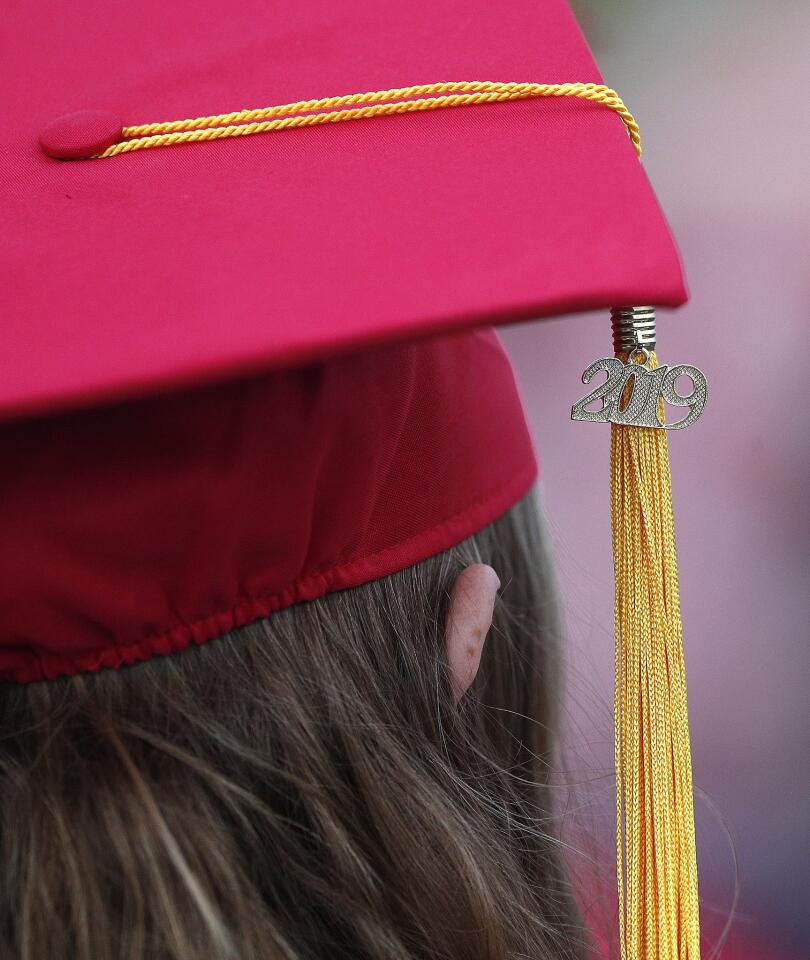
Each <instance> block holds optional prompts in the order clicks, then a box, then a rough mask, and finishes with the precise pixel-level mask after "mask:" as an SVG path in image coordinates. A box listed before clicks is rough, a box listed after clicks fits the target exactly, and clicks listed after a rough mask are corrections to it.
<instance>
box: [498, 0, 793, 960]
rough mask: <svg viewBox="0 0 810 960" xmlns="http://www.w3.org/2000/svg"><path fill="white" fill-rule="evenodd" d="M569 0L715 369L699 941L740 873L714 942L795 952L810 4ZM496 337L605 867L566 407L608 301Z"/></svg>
mask: <svg viewBox="0 0 810 960" xmlns="http://www.w3.org/2000/svg"><path fill="white" fill-rule="evenodd" d="M573 6H574V9H575V12H576V14H577V16H578V18H579V21H580V24H581V26H582V28H583V30H584V32H585V35H586V37H587V38H588V40H589V42H590V44H591V47H592V49H593V51H594V54H595V56H596V59H597V61H598V63H599V64H600V67H601V70H602V73H603V76H604V78H605V82H606V83H607V84H609V85H610V86H612V87H614V88H615V89H616V90H618V91H619V93H620V94H621V96H622V97H623V98H624V100H625V101H626V102H627V104H628V106H629V108H630V109H631V111H632V112H633V113H634V114H635V116H636V118H637V119H638V121H639V123H640V126H641V133H642V139H643V144H644V164H645V167H646V169H647V172H648V175H649V176H650V178H651V180H652V182H653V184H654V186H655V189H656V192H657V194H658V197H659V199H660V202H661V204H662V206H663V208H664V210H665V212H666V214H667V216H668V218H669V221H670V224H671V226H672V229H673V232H674V234H675V237H676V239H677V241H678V244H679V246H680V249H681V254H682V257H683V260H684V265H685V269H686V276H687V280H688V283H689V286H690V290H691V301H690V303H689V304H688V305H687V306H685V307H683V308H682V309H680V310H678V311H673V312H663V313H661V314H659V356H661V358H662V361H663V362H666V361H667V360H669V361H671V362H675V361H677V362H689V363H694V364H696V365H697V366H699V367H701V369H703V370H704V372H705V373H706V374H707V376H708V379H709V386H710V400H709V405H708V407H707V410H706V413H705V414H704V416H703V418H702V419H701V420H700V422H699V423H698V424H696V425H695V426H694V427H692V428H691V429H689V430H687V431H684V432H682V433H678V434H674V435H671V437H670V456H671V461H672V473H673V486H674V498H675V518H676V526H677V533H678V550H679V561H680V567H681V588H682V597H683V622H684V632H685V645H686V663H687V672H688V678H689V705H690V720H691V728H692V738H693V758H694V777H695V785H696V789H697V797H696V803H697V819H698V843H699V859H700V870H701V894H702V900H703V906H702V922H703V927H704V930H705V932H706V939H707V945H709V946H711V945H713V944H715V943H716V942H717V939H718V937H719V936H720V933H721V931H722V928H723V926H724V924H725V922H726V920H727V919H728V917H729V914H730V912H731V911H732V907H733V904H734V898H735V870H737V869H738V875H739V902H738V903H737V904H736V907H735V908H734V918H733V922H732V927H731V933H730V936H729V938H728V940H727V941H726V943H725V946H724V947H723V949H722V952H721V954H720V955H721V956H722V957H724V958H728V960H736V958H737V957H746V958H747V957H751V958H753V957H761V958H771V957H773V958H805V957H810V871H808V867H807V863H808V858H809V857H810V776H809V774H808V768H809V767H810V764H808V758H809V755H810V737H808V733H810V722H808V721H810V717H809V716H808V679H809V678H810V628H809V627H808V624H810V604H809V603H808V597H810V577H809V576H808V573H810V570H809V569H808V568H810V562H809V558H810V547H809V546H808V544H810V510H808V498H807V486H808V485H807V479H808V435H809V434H810V431H809V430H808V426H807V424H808V419H809V418H810V389H808V380H810V365H809V364H810V350H808V346H809V345H810V344H809V341H810V324H808V319H810V317H809V314H810V173H809V172H808V161H809V160H810V107H808V104H810V96H809V95H808V94H809V93H810V4H808V3H807V2H806V0H805V2H798V0H796V2H791V0H776V2H772V3H763V2H761V0H760V2H754V0H712V2H706V0H678V2H674V0H643V2H642V0H599V2H597V0H575V2H574V3H573ZM504 339H505V341H506V344H507V347H508V348H509V350H510V353H511V354H512V357H513V360H514V362H515V365H516V367H517V371H518V376H519V379H520V381H521V384H522V387H523V389H524V392H525V395H526V397H527V399H528V405H529V416H530V418H531V421H532V427H533V429H534V432H535V436H536V437H537V438H538V443H539V447H540V456H541V460H542V464H543V466H542V470H543V476H544V496H545V501H546V508H547V513H548V516H549V520H550V523H551V526H552V530H553V536H554V541H555V546H556V553H557V559H558V564H559V569H560V577H561V589H562V593H563V599H564V603H565V609H566V616H567V632H568V637H569V640H570V655H569V669H570V676H571V679H570V683H569V690H568V698H569V729H568V731H567V734H566V742H567V745H568V755H567V764H568V766H569V768H570V770H569V777H570V779H571V781H572V782H574V783H575V784H577V788H576V790H575V791H574V794H573V796H574V797H575V799H574V800H573V801H572V802H573V803H574V805H575V807H576V814H577V816H575V817H574V818H573V819H574V820H575V821H577V822H580V823H583V822H585V823H589V824H590V825H591V827H592V828H593V833H594V835H595V838H596V842H597V844H598V842H599V841H600V840H603V841H604V845H603V846H602V848H601V850H600V852H599V853H598V854H597V855H596V858H597V860H598V861H599V862H600V863H601V864H602V869H606V870H607V877H606V879H607V881H608V882H609V881H610V875H609V871H610V856H611V847H610V843H611V839H610V838H611V831H612V829H613V823H612V818H613V813H612V805H613V789H614V786H613V781H612V777H611V770H612V764H613V758H612V749H613V743H612V728H611V710H612V707H611V704H612V699H611V698H612V670H613V659H612V658H613V648H612V645H613V638H612V613H611V609H612V568H611V559H610V558H611V553H610V528H609V515H608V500H607V490H608V486H607V484H608V476H607V464H608V434H609V430H608V429H604V428H600V427H599V426H598V425H591V424H580V423H577V424H572V423H571V422H570V420H569V419H568V418H569V413H570V407H571V403H572V402H573V401H574V400H575V399H578V398H579V396H580V394H581V393H582V388H581V383H580V375H581V373H582V370H583V369H584V368H585V366H586V365H587V364H588V363H590V361H591V360H593V359H596V356H597V355H599V356H605V355H608V354H609V352H610V328H609V320H608V317H607V316H606V315H603V314H599V315H595V314H588V315H583V316H582V317H581V318H575V319H568V320H566V321H565V323H562V322H557V321H549V322H547V323H546V324H545V325H544V327H543V329H542V330H541V331H540V335H539V336H538V332H537V329H536V328H532V327H520V326H519V327H512V328H510V329H508V330H506V332H505V335H504ZM599 344H601V347H600V346H599ZM600 351H601V352H600ZM600 498H601V499H602V501H603V503H601V504H600V503H599V499H600ZM600 506H601V509H600ZM600 772H601V775H600ZM735 858H736V861H737V866H736V867H735ZM597 899H598V898H597V896H596V894H595V895H594V901H595V902H596V901H597ZM707 954H708V951H707Z"/></svg>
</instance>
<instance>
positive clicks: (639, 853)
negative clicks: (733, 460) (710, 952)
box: [610, 353, 700, 960]
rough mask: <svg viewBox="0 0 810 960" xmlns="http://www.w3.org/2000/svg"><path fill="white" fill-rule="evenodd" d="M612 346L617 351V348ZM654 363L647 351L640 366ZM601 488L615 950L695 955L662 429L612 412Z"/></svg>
mask: <svg viewBox="0 0 810 960" xmlns="http://www.w3.org/2000/svg"><path fill="white" fill-rule="evenodd" d="M619 358H620V359H621V360H622V361H623V362H627V354H626V353H625V354H619ZM656 366H657V360H656V357H655V354H654V353H651V354H649V363H648V369H654V368H655V367H656ZM630 389H632V387H630ZM659 403H660V408H659V409H660V410H661V413H660V416H661V418H662V419H663V409H662V408H663V401H659ZM610 500H611V525H612V530H613V561H614V568H615V577H616V596H615V614H614V619H615V634H616V687H615V722H616V729H615V738H616V739H615V750H616V803H617V810H616V831H617V837H616V852H617V879H618V886H619V937H620V942H621V956H622V960H698V958H699V956H700V928H699V920H698V890H697V864H696V854H695V827H694V808H693V800H692V767H691V758H690V750H689V726H688V720H687V709H686V677H685V672H684V660H683V643H682V636H681V615H680V599H679V593H678V565H677V560H676V556H675V532H674V525H673V517H672V493H671V487H670V472H669V455H668V451H667V435H666V431H665V430H660V429H650V428H648V427H640V426H624V425H621V424H615V423H613V424H611V445H610Z"/></svg>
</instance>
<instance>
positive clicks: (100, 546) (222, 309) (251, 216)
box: [0, 0, 697, 958]
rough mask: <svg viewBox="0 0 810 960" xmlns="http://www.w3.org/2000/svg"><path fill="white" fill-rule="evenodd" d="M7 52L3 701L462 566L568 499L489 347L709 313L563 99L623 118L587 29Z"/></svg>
mask: <svg viewBox="0 0 810 960" xmlns="http://www.w3.org/2000/svg"><path fill="white" fill-rule="evenodd" d="M6 30H7V33H8V34H9V35H11V34H14V35H19V36H26V37H31V38H33V37H36V42H29V43H22V44H17V45H15V46H14V47H13V48H12V49H10V50H8V51H7V53H6V60H5V63H6V68H5V83H4V94H5V95H4V100H5V108H4V111H3V119H2V123H3V151H2V153H1V154H0V164H2V175H1V176H0V191H2V209H3V212H4V221H5V229H4V234H5V243H4V245H3V251H2V268H3V278H2V279H3V282H2V284H0V299H1V302H0V311H2V317H3V321H2V323H3V327H2V329H3V334H4V336H3V350H2V353H0V457H2V462H3V463H4V464H5V466H6V469H5V470H4V471H3V474H2V478H1V479H0V529H2V530H3V537H2V546H1V547H0V678H2V679H4V680H13V681H17V682H30V681H38V680H43V679H50V678H55V677H57V676H60V675H65V674H67V675H70V674H74V673H77V672H84V671H96V670H98V669H100V668H103V667H120V666H122V665H124V664H130V663H134V662H136V661H139V660H143V659H146V658H148V657H150V656H152V655H153V654H167V653H171V652H174V651H177V650H180V649H183V648H184V647H186V646H188V645H189V644H190V643H192V642H193V643H202V642H204V641H206V640H210V639H212V638H214V637H216V636H217V635H219V634H221V633H222V632H224V631H227V630H229V629H231V628H233V627H235V626H238V625H240V624H244V623H246V622H249V621H250V620H253V619H255V618H257V617H261V616H265V615H267V614H269V613H270V612H272V611H274V610H278V609H280V608H282V607H284V606H288V605H290V604H293V603H295V602H298V601H301V600H307V599H312V598H314V597H317V596H319V595H321V594H323V593H325V592H327V591H330V590H337V589H342V588H347V587H352V586H355V585H358V584H360V583H363V582H366V581H368V580H371V579H374V578H378V577H381V576H384V575H386V574H388V573H391V572H392V571H395V570H397V569H401V568H403V567H404V566H407V565H409V564H412V563H415V562H417V561H419V560H420V559H423V558H424V557H426V556H429V555H430V554H433V553H435V552H437V551H440V550H443V549H445V548H446V547H448V546H450V545H452V544H453V543H456V542H458V541H460V540H461V539H463V538H464V537H466V536H468V535H469V534H471V533H472V532H474V531H475V530H477V529H479V528H480V527H482V526H483V525H485V524H486V523H488V522H489V521H491V520H493V519H494V518H495V517H496V516H498V515H499V514H500V513H502V512H503V511H504V510H506V509H507V508H508V507H509V506H511V505H512V504H513V503H515V502H516V501H517V500H518V499H519V498H520V497H521V496H522V495H523V494H524V493H525V492H526V490H527V489H528V487H529V486H530V485H531V483H532V481H533V479H534V476H535V472H536V467H535V461H534V455H533V452H532V445H531V442H530V441H529V439H528V436H527V432H526V427H525V423H524V420H523V416H522V412H521V407H520V403H519V400H518V398H517V395H516V391H515V387H514V382H513V379H512V374H511V371H510V368H509V364H508V362H507V360H506V359H505V355H504V353H503V351H502V349H501V348H500V346H499V344H498V342H497V339H496V338H495V336H494V334H493V333H492V332H491V330H489V329H488V328H489V327H491V326H492V325H496V324H500V323H504V322H509V321H514V320H525V319H530V318H538V317H544V316H550V315H560V314H563V313H567V312H572V311H578V310H583V309H587V308H594V307H609V306H612V305H623V304H635V303H654V304H660V305H666V306H677V305H678V304H680V303H681V302H683V300H684V299H685V292H684V284H683V278H682V274H681V267H680V264H679V260H678V256H677V252H676V250H675V247H674V245H673V242H672V239H671V237H670V234H669V231H668V229H667V225H666V223H665V221H664V219H663V216H662V214H661V212H660V210H659V207H658V204H657V202H656V199H655V197H654V195H653V192H652V190H651V188H650V185H649V183H648V181H647V178H646V176H645V174H644V171H643V168H642V166H641V165H640V163H639V161H638V157H637V155H636V151H635V150H634V145H633V143H632V142H631V140H630V138H629V137H628V134H627V129H626V128H625V124H623V122H622V117H621V116H620V113H621V110H620V109H619V105H618V104H617V102H616V100H615V98H612V97H611V95H610V94H609V93H608V94H603V93H600V94H599V96H601V98H602V99H601V100H600V99H599V96H596V99H595V100H592V99H589V98H588V94H585V95H584V96H583V95H582V94H581V93H579V94H572V93H570V92H569V91H562V89H561V85H566V84H572V83H573V84H579V85H583V84H584V85H589V87H588V89H589V90H596V91H602V89H603V88H601V86H599V85H601V77H600V76H599V72H598V70H597V68H596V66H595V64H594V62H593V59H592V58H591V55H590V53H589V51H588V48H587V46H586V44H585V42H584V40H583V38H582V36H581V34H580V32H579V30H578V28H577V26H576V24H575V22H574V20H573V18H572V16H571V13H570V12H569V10H568V8H567V6H566V5H565V3H564V2H563V0H515V2H513V3H510V4H508V5H507V6H504V5H497V4H492V3H487V2H483V0H470V2H468V3H465V4H464V5H463V6H459V5H457V4H453V3H448V2H432V3H429V4H428V3H424V4H410V5H407V6H386V7H384V8H383V7H381V6H380V5H379V4H376V3H371V2H366V0H360V2H353V3H346V4H339V3H338V4H336V3H334V2H329V3H326V2H322V0H313V2H311V3H308V4H306V5H303V6H302V5H300V4H298V5H296V4H287V5H275V6H274V8H273V10H272V13H270V12H268V8H267V6H266V4H263V3H258V2H247V3H241V4H237V5H228V6H227V7H225V5H223V4H222V3H220V2H218V0H204V2H201V3H198V4H195V6H194V8H193V12H192V13H190V12H189V8H188V7H187V6H182V5H181V6H180V7H177V6H173V5H172V4H165V3H158V2H155V0H144V2H142V3H139V4H136V5H130V6H127V5H124V6H117V7H115V8H114V9H112V8H110V7H109V5H107V4H102V3H99V2H98V0H78V2H77V3H74V4H72V5H71V7H70V10H69V11H68V10H67V9H62V8H54V9H53V10H52V11H51V12H50V14H49V15H48V16H43V11H42V9H41V8H36V9H33V8H28V7H26V6H25V5H22V6H20V5H17V6H16V7H15V8H14V9H13V10H10V11H8V12H7V13H6ZM430 84H437V85H438V86H437V89H436V91H435V92H433V93H429V94H425V93H424V91H422V92H414V90H413V89H410V88H413V87H415V86H419V85H430ZM508 84H517V85H518V87H519V89H518V88H517V87H516V88H513V89H517V90H518V93H521V95H522V94H523V93H525V94H526V95H525V98H515V99H513V98H511V97H510V96H506V95H504V96H503V98H502V99H498V98H497V97H496V96H495V95H494V94H495V93H497V92H498V91H501V93H504V91H505V90H506V86H505V85H508ZM530 84H543V85H552V87H551V88H549V90H548V91H547V92H546V93H543V94H538V93H537V92H534V93H530V92H527V90H526V87H527V85H530ZM403 88H409V89H403ZM451 88H452V89H451ZM377 91H389V94H388V95H387V97H383V96H380V97H376V98H375V96H373V94H375V92H377ZM392 91H393V92H392ZM507 92H508V91H507ZM358 93H364V94H372V96H365V97H363V98H359V99H358V98H355V99H354V100H344V101H341V102H336V103H333V104H332V105H331V106H324V105H323V104H320V105H316V106H313V105H312V104H311V103H310V104H308V103H307V101H311V100H320V99H321V98H341V97H349V95H352V94H358ZM487 93H489V94H493V95H492V96H491V97H489V100H487V96H485V94H487ZM456 94H458V95H464V96H468V97H469V99H468V100H467V101H463V105H458V106H451V105H450V104H449V103H447V104H442V105H439V108H438V109H433V107H434V106H436V105H435V104H431V105H429V108H428V109H422V108H419V109H418V110H417V109H412V108H411V107H402V104H408V103H410V104H413V103H414V102H415V101H416V100H423V99H426V98H428V99H429V98H430V97H434V98H435V97H442V96H444V97H451V96H455V95H456ZM516 97H517V94H516ZM476 98H477V101H484V102H476ZM496 101H497V102H496ZM268 104H276V105H285V104H294V105H295V107H294V108H293V109H290V110H288V111H286V112H285V111H284V110H278V109H276V110H275V111H273V110H267V109H262V108H266V107H267V105H268ZM386 104H387V106H385V108H384V109H383V106H384V105H386ZM392 105H399V106H392ZM370 107H374V109H373V110H372V109H369V108H370ZM378 107H379V109H377V108H378ZM253 108H256V112H255V115H254V114H252V113H249V112H241V113H240V111H245V110H247V111H251V110H252V109H253ZM349 110H361V111H362V110H365V113H364V114H361V115H360V116H357V117H355V116H353V117H352V118H351V122H342V121H343V120H344V119H346V118H345V117H334V118H331V119H329V120H328V121H327V122H321V121H320V120H317V121H313V120H312V119H311V118H312V117H316V116H319V115H321V114H324V113H327V112H330V111H332V112H335V111H337V112H341V111H343V112H345V111H349ZM196 117H200V118H209V119H208V120H201V121H200V122H199V123H196V124H195V123H193V122H192V123H187V124H183V123H172V121H182V120H184V118H196ZM294 117H298V118H299V120H298V121H296V122H295V123H293V122H292V120H291V118H294ZM301 117H309V118H310V119H308V120H306V121H301V120H300V118H301ZM282 118H286V119H285V121H284V123H278V122H277V121H278V120H280V119H282ZM333 120H338V121H339V122H333ZM153 123H156V124H157V125H158V126H156V127H150V126H149V124H153ZM250 124H253V125H254V126H255V125H256V124H265V125H266V126H265V127H263V128H262V130H261V131H260V132H254V131H253V130H251V131H247V130H246V129H245V128H246V127H247V126H248V125H250ZM145 125H146V126H145ZM268 127H269V129H268ZM224 128H229V129H230V128H241V129H235V131H234V132H231V133H228V134H226V135H222V134H221V132H219V133H217V132H214V133H213V134H212V133H211V131H212V130H213V131H217V130H219V131H222V130H223V129H224ZM195 131H196V132H195ZM245 134H247V135H245ZM144 138H145V139H150V140H151V142H150V143H148V144H142V145H140V147H139V148H138V149H131V147H132V143H133V141H141V140H143V139H144ZM157 140H160V143H158V142H157ZM127 144H129V146H127ZM105 151H106V153H105ZM76 158H81V159H76ZM632 327H633V323H631V328H632ZM640 376H641V375H640V374H639V375H638V376H637V377H636V379H639V377H640ZM641 379H643V377H642V378H641ZM623 384H624V385H626V384H627V379H626V378H625V380H624V381H623ZM676 399H677V398H676ZM648 406H649V404H648ZM602 419H608V417H607V416H605V417H603V418H602ZM614 429H616V428H614ZM618 429H619V430H622V429H624V430H627V429H636V428H627V427H624V428H622V427H619V428H618ZM638 429H641V430H642V431H643V428H638ZM647 433H648V434H650V435H652V434H655V435H656V439H655V441H650V442H654V443H655V444H658V445H659V446H657V447H656V450H658V451H659V453H660V443H659V441H660V440H662V439H663V432H662V431H656V430H654V429H652V430H648V431H647ZM617 442H618V441H617ZM645 442H646V441H645ZM619 452H620V451H619ZM482 454H483V455H482ZM656 455H658V454H656ZM617 456H619V453H617ZM617 462H618V461H617ZM617 469H619V470H620V467H617ZM617 482H618V481H617ZM637 546H638V545H637ZM639 549H640V550H642V548H641V547H639ZM646 562H648V563H651V562H652V563H653V565H654V557H653V559H652V561H651V560H650V558H649V557H648V558H647V561H646ZM670 595H671V589H670ZM667 615H668V614H667ZM668 636H669V635H668ZM667 643H670V644H676V645H677V644H679V643H680V634H679V632H678V633H677V636H670V637H669V639H668V640H667ZM683 720H684V722H685V716H684V718H683ZM678 735H680V732H678ZM682 760H683V758H682V757H680V761H682ZM664 762H665V761H664ZM679 769H680V768H679ZM687 772H688V771H687ZM673 789H674V788H673ZM683 789H685V782H682V783H679V784H678V785H677V791H676V792H677V793H678V796H680V795H681V792H682V790H683ZM689 796H690V799H689V803H690V804H691V793H690V795H689ZM671 799H672V797H670V796H669V795H668V799H667V801H666V802H667V803H668V802H669V800H671ZM673 802H674V801H673ZM679 809H680V808H679ZM687 814H688V816H691V806H690V807H689V809H688V811H687ZM687 819H688V817H687ZM680 822H681V821H677V823H680ZM666 823H667V824H668V827H667V829H670V830H671V829H672V828H673V824H674V823H675V821H672V820H671V819H670V820H667V821H666ZM676 825H677V824H676ZM664 842H665V843H667V844H669V845H673V844H675V845H677V841H676V840H675V839H674V838H673V837H672V836H671V835H668V836H667V837H666V838H665V840H664ZM689 855H690V854H689V850H688V849H687V850H686V853H685V854H684V853H683V851H681V850H680V848H679V852H678V856H681V857H682V858H683V857H684V856H685V857H686V858H687V859H688V857H689ZM633 869H634V870H636V866H634V868H633ZM672 869H673V870H674V871H675V874H673V875H677V883H675V887H677V888H678V889H680V887H681V886H685V887H688V886H689V884H691V882H692V880H691V878H692V876H693V874H692V872H690V871H691V869H692V868H691V867H690V864H689V863H687V862H686V861H684V860H683V859H681V860H679V861H678V863H677V864H676V865H675V866H674V867H673V868H672ZM620 874H621V870H620ZM659 881H660V878H658V880H656V879H655V878H654V877H653V879H652V880H651V881H650V882H652V883H654V884H655V883H656V882H659ZM645 882H646V881H645ZM634 883H635V881H634V880H632V879H631V878H630V877H629V876H628V878H627V884H628V897H631V898H632V897H634V896H636V887H635V886H634V885H633V884H634ZM660 883H661V885H662V886H663V881H660ZM670 894H671V891H669V892H668V893H666V894H665V893H662V894H661V896H662V897H664V896H670ZM690 896H691V893H690ZM689 902H690V904H691V905H692V906H690V908H689V909H692V907H693V906H694V903H693V901H692V900H690V901H689ZM695 902H696V901H695ZM640 909H643V908H640ZM633 910H635V907H632V906H628V913H629V914H631V913H632V911H633ZM670 912H671V911H670ZM634 922H635V921H633V920H632V918H631V920H629V921H628V924H629V926H630V933H629V934H628V936H629V937H634V936H639V937H644V936H646V938H647V939H646V947H645V950H647V951H648V952H645V953H644V954H643V955H644V956H667V957H669V956H670V955H671V956H673V957H674V956H675V955H676V954H675V953H672V952H671V948H672V949H674V947H673V945H674V944H676V942H679V943H680V942H682V941H683V942H685V941H686V940H688V942H689V944H690V945H691V946H690V947H689V948H688V949H687V950H686V951H684V950H682V951H681V952H680V953H679V954H678V956H680V957H681V958H683V957H686V956H689V957H693V956H694V955H695V944H696V942H697V941H696V936H697V934H696V930H697V919H696V916H694V917H693V916H691V915H689V914H688V911H686V912H685V913H684V912H682V913H681V914H680V915H678V916H677V917H675V918H674V919H672V924H673V925H674V926H673V927H672V929H669V928H668V930H667V931H664V932H663V933H662V932H660V931H659V932H656V938H658V939H656V940H655V944H656V945H655V947H653V946H652V943H653V941H652V940H651V939H650V934H649V930H648V931H647V932H646V933H645V934H637V933H636V932H634V928H633V923H634ZM690 924H692V926H691V927H690V926H689V925H690ZM676 927H677V928H678V930H680V932H678V930H676V929H675V928H676ZM684 929H686V930H687V932H686V933H684V932H683V930H684ZM693 934H694V935H693ZM690 938H691V939H690ZM628 949H629V948H628ZM653 949H655V951H656V952H652V951H653ZM689 949H691V950H692V952H688V950H689ZM628 955H631V954H628ZM632 955H635V954H632Z"/></svg>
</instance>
